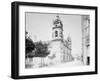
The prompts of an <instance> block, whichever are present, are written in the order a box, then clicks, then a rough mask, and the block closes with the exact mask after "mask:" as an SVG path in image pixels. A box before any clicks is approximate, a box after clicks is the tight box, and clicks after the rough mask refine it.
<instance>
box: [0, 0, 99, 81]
mask: <svg viewBox="0 0 100 81" xmlns="http://www.w3.org/2000/svg"><path fill="white" fill-rule="evenodd" d="M12 1H14V0H1V1H0V81H13V79H11V78H10V71H11V70H10V69H11V2H12ZM17 1H18V0H17ZM19 1H20V0H19ZM21 1H30V2H44V3H58V4H72V5H90V6H98V10H100V0H21ZM98 14H100V11H98ZM98 19H99V22H100V15H99V16H98ZM99 26H100V24H99ZM99 26H98V27H99ZM98 30H99V31H100V29H99V28H98ZM98 34H99V35H100V32H99V33H98ZM98 41H100V37H99V38H98ZM98 45H100V44H99V43H98ZM98 47H100V46H98ZM99 53H100V50H99ZM99 53H98V57H100V54H99ZM98 61H99V62H100V59H99V60H98ZM98 66H99V67H98V68H100V63H99V65H98ZM99 72H100V70H99ZM99 80H100V74H98V75H84V76H70V77H69V76H67V77H55V78H41V79H34V81H99ZM21 81H22V80H21ZM26 81H33V79H26Z"/></svg>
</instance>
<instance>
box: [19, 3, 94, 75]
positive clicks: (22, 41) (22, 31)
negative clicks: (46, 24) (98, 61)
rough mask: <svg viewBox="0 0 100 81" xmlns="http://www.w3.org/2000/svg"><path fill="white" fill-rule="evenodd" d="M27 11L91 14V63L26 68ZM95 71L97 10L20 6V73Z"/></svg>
mask: <svg viewBox="0 0 100 81" xmlns="http://www.w3.org/2000/svg"><path fill="white" fill-rule="evenodd" d="M25 12H41V13H42V12H43V13H62V14H63V13H64V14H82V15H83V14H84V15H90V57H91V58H90V65H89V66H80V67H68V68H67V69H66V67H64V68H63V69H61V68H54V67H53V68H41V69H39V68H36V69H25ZM88 71H95V10H89V9H72V8H54V7H39V6H38V7H37V6H22V5H20V6H19V75H20V76H23V75H24V76H25V75H40V74H55V73H74V72H88Z"/></svg>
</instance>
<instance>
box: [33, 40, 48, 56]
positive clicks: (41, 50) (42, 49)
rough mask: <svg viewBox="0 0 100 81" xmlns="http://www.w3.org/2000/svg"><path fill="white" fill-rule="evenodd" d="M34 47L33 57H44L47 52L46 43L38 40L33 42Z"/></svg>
mask: <svg viewBox="0 0 100 81" xmlns="http://www.w3.org/2000/svg"><path fill="white" fill-rule="evenodd" d="M35 47H36V51H35V57H46V56H47V55H48V54H49V51H48V44H47V43H42V41H39V42H36V43H35Z"/></svg>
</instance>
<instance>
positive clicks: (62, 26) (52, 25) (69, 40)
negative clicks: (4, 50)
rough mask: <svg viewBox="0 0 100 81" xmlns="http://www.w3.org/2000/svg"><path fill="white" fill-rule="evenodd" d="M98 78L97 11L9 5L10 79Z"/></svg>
mask: <svg viewBox="0 0 100 81" xmlns="http://www.w3.org/2000/svg"><path fill="white" fill-rule="evenodd" d="M85 74H97V7H94V6H78V5H61V4H45V3H27V2H14V3H12V78H41V77H55V76H71V75H85Z"/></svg>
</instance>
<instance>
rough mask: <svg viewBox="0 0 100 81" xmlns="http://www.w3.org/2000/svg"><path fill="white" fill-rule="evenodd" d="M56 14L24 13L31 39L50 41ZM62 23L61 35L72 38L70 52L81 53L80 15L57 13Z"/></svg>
mask: <svg viewBox="0 0 100 81" xmlns="http://www.w3.org/2000/svg"><path fill="white" fill-rule="evenodd" d="M56 16H57V14H50V13H34V12H32V13H31V12H26V13H25V17H26V19H25V22H26V25H25V26H26V31H27V32H28V33H29V35H30V38H31V39H32V40H33V41H39V40H42V41H50V40H52V27H54V25H53V21H54V20H55V19H56ZM59 17H60V20H61V21H62V23H63V30H64V31H63V36H64V39H65V40H67V37H68V36H70V37H71V40H72V54H73V55H74V54H79V55H80V54H81V52H82V30H81V15H72V14H59Z"/></svg>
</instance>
